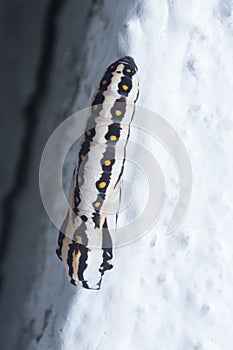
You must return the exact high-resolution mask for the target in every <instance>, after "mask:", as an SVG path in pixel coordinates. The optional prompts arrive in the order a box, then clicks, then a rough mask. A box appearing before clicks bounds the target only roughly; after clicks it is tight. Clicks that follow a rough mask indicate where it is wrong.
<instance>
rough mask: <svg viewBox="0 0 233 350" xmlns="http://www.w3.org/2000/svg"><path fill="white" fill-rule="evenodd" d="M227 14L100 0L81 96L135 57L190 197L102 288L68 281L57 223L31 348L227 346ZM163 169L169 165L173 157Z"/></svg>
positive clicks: (215, 5) (230, 48)
mask: <svg viewBox="0 0 233 350" xmlns="http://www.w3.org/2000/svg"><path fill="white" fill-rule="evenodd" d="M116 3H117V4H116ZM130 3H131V4H132V2H130ZM232 12H233V3H232V1H230V0H228V1H227V0H222V1H215V0H207V1H206V2H202V1H201V0H195V1H194V0H191V1H184V0H173V1H172V0H169V1H168V2H165V1H159V0H158V1H152V0H145V1H139V2H138V3H137V2H136V1H135V2H133V6H130V4H129V3H127V4H125V2H124V1H118V2H115V4H113V2H112V1H108V2H107V1H105V3H104V6H103V7H102V8H101V9H100V12H98V13H97V14H96V17H95V18H94V20H93V22H92V24H91V27H90V29H89V34H88V38H89V39H88V54H87V64H86V71H85V72H84V77H85V79H84V81H83V82H82V85H83V94H84V95H85V94H90V93H92V92H94V90H95V87H96V85H97V83H98V80H99V78H100V76H101V74H102V72H103V71H104V69H105V67H106V66H107V65H108V64H110V63H111V62H112V61H113V60H114V59H116V58H118V57H120V56H123V55H125V54H128V55H131V56H133V57H134V58H135V61H136V63H137V65H138V68H139V72H140V99H139V101H138V103H139V104H140V105H142V106H144V107H147V108H150V109H152V110H154V111H155V112H157V113H158V114H159V115H161V116H162V117H163V118H164V119H165V120H166V121H167V122H169V123H170V124H171V125H172V126H173V127H174V128H175V130H176V131H177V133H178V134H179V136H180V138H181V139H182V141H183V142H184V144H185V146H186V149H187V151H188V153H189V156H190V160H191V164H192V169H193V185H192V186H193V189H192V199H191V203H190V206H189V210H188V212H187V215H186V217H185V219H184V220H183V222H182V223H181V225H180V226H179V227H178V228H177V229H176V231H175V232H174V233H173V234H171V235H166V222H167V221H166V219H167V217H168V212H169V210H170V207H171V203H165V207H164V212H163V214H162V216H161V218H160V220H159V221H158V223H157V224H156V226H155V227H154V229H153V230H151V231H150V232H149V233H148V234H147V235H145V236H144V237H143V238H141V239H140V240H138V241H136V242H134V243H132V244H130V245H127V246H125V247H122V248H118V249H117V250H116V252H115V260H114V268H113V269H112V270H111V271H109V272H108V273H106V274H105V276H104V279H103V284H102V287H101V290H100V291H88V290H84V289H81V288H74V287H73V286H72V285H70V284H69V283H68V281H67V280H66V276H65V271H64V268H63V266H62V264H61V263H60V262H59V261H58V260H57V258H56V256H55V254H54V250H55V246H56V234H57V232H56V230H55V229H53V228H52V227H48V247H49V248H48V252H46V258H45V262H44V271H43V273H42V275H41V280H38V281H37V285H36V286H35V287H34V290H36V291H37V292H36V293H34V294H33V293H32V295H31V300H30V301H29V304H28V314H30V315H33V314H35V315H37V319H36V321H35V328H36V330H37V332H39V330H42V331H43V336H42V337H41V339H39V341H38V342H37V343H36V341H35V340H34V341H33V340H32V341H31V343H30V349H33V348H35V349H43V350H44V349H62V350H66V349H67V350H68V349H82V350H88V349H96V350H97V349H98V350H105V349H108V348H111V349H112V350H119V349H122V348H123V349H127V350H130V349H134V350H137V349H145V350H150V349H151V350H152V349H153V350H154V349H160V350H167V349H173V350H182V349H185V350H189V349H190V350H191V349H193V350H204V349H205V350H215V349H219V350H220V349H221V350H223V349H224V350H228V349H231V347H232V345H231V344H232V343H233V334H232V326H231V321H232V314H233V301H232V293H233V251H232V246H233V235H232V230H231V228H232V199H233V198H232V194H233V186H232V176H231V174H232V170H233V169H232V167H233V163H232V147H231V146H232V145H231V140H232V138H233V127H232V120H231V113H232V104H233V102H232V101H233V100H232V91H233V86H232V85H233V82H232V62H233V41H232V34H233V13H232ZM93 57H94V60H93ZM96 72H97V73H96ZM90 97H91V95H90ZM82 98H83V96H82V95H80V96H79V97H78V98H77V101H76V105H78V104H81V102H80V101H81V100H82ZM74 109H75V107H74ZM155 151H156V150H155ZM163 169H164V170H163V171H164V172H165V174H166V173H167V171H170V170H171V169H172V168H171V164H170V162H169V161H168V162H167V163H166V164H165V166H164V167H163ZM173 173H174V169H173ZM166 176H167V175H166ZM174 176H175V175H174ZM67 182H69V179H68V177H67ZM170 189H172V186H171V188H170V186H168V188H167V191H169V190H170ZM172 196H173V194H168V197H169V198H170V197H172ZM151 210H153V208H152V209H151ZM45 309H49V310H51V315H50V319H49V322H48V324H47V325H46V327H45V329H43V314H44V310H45ZM38 315H41V316H38Z"/></svg>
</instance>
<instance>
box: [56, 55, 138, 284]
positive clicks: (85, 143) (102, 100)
mask: <svg viewBox="0 0 233 350" xmlns="http://www.w3.org/2000/svg"><path fill="white" fill-rule="evenodd" d="M138 85H139V81H138V69H137V66H136V64H135V62H134V59H133V58H132V57H129V56H125V57H123V58H121V59H119V60H117V61H116V62H114V63H112V64H111V65H110V66H109V67H108V68H107V70H106V71H105V73H104V76H103V78H102V79H101V81H100V84H99V86H98V89H97V92H96V94H95V96H94V98H93V102H92V106H91V113H90V117H89V119H88V122H87V126H86V131H85V135H84V136H83V140H82V143H81V146H80V150H79V156H78V162H77V165H76V167H75V169H74V172H73V178H72V183H71V188H70V193H69V208H68V210H67V215H66V218H65V220H64V223H63V225H62V227H61V230H60V233H59V238H58V247H57V250H56V253H57V255H58V257H59V258H60V259H61V260H62V261H63V263H64V265H65V268H66V270H67V274H68V277H69V279H70V282H71V283H72V284H74V285H81V286H83V287H84V288H87V289H99V288H100V285H101V280H102V277H103V274H104V273H105V271H106V270H110V269H111V268H112V267H113V247H114V236H113V233H111V230H110V229H109V227H108V215H107V213H108V206H109V203H110V202H111V201H112V200H113V197H114V196H115V195H116V193H117V192H119V188H120V185H121V181H122V177H123V173H124V164H125V159H126V153H127V142H128V139H129V134H130V124H131V121H132V119H133V115H134V110H135V102H136V100H137V98H138V93H139V89H138ZM115 215H116V218H117V211H116V213H115ZM116 221H117V220H116Z"/></svg>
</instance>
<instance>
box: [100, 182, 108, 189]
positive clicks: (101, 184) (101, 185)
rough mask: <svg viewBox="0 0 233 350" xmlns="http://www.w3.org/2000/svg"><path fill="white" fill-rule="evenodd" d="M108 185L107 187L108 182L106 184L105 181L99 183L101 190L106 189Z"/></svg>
mask: <svg viewBox="0 0 233 350" xmlns="http://www.w3.org/2000/svg"><path fill="white" fill-rule="evenodd" d="M106 185H107V184H106V182H104V181H103V182H100V183H99V188H104V187H106Z"/></svg>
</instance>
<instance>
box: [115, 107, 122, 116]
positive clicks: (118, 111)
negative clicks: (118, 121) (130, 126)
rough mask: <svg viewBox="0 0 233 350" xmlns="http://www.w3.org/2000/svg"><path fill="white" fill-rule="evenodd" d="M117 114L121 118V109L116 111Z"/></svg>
mask: <svg viewBox="0 0 233 350" xmlns="http://www.w3.org/2000/svg"><path fill="white" fill-rule="evenodd" d="M115 114H116V116H117V117H120V115H121V111H120V110H119V109H117V110H116V111H115Z"/></svg>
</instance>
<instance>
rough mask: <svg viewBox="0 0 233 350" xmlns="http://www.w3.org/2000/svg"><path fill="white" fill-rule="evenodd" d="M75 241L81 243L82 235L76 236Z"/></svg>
mask: <svg viewBox="0 0 233 350" xmlns="http://www.w3.org/2000/svg"><path fill="white" fill-rule="evenodd" d="M76 243H79V244H82V243H83V239H82V237H80V236H78V237H77V240H76Z"/></svg>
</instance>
